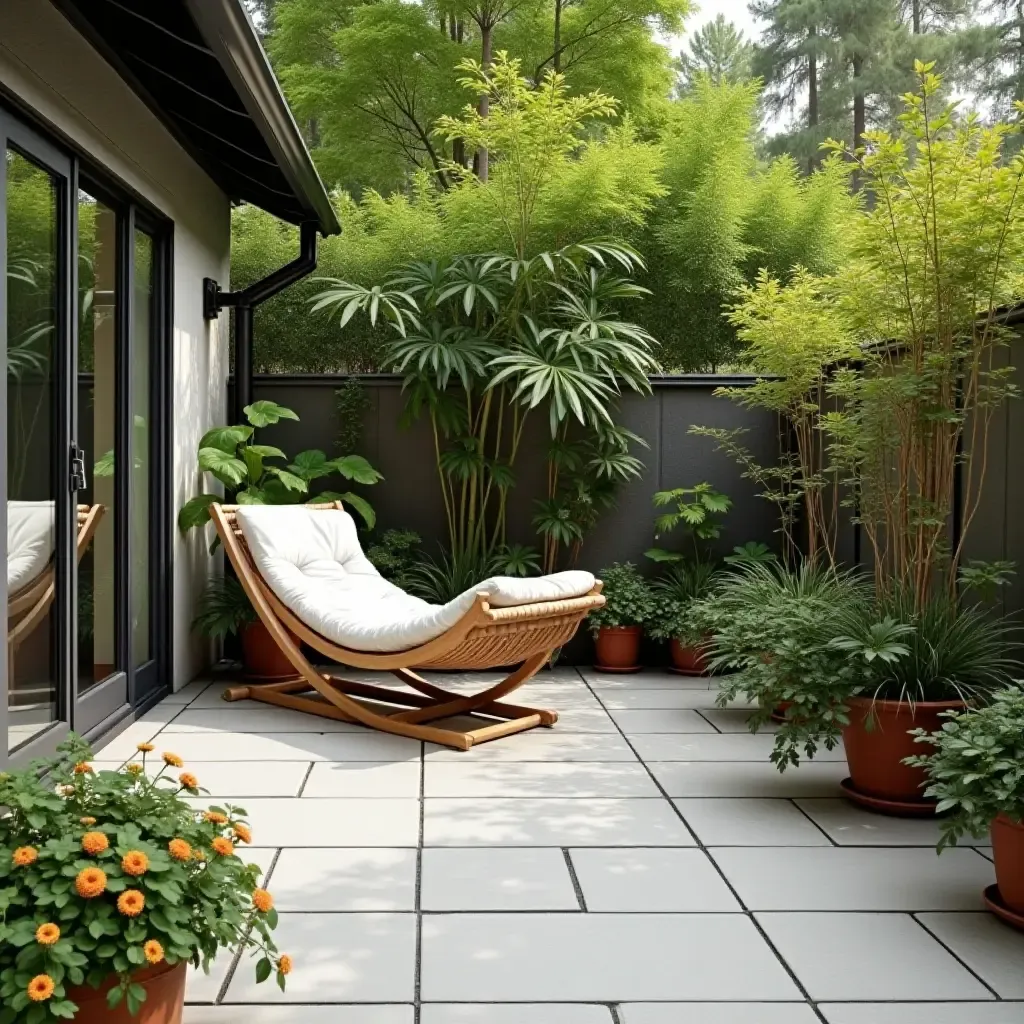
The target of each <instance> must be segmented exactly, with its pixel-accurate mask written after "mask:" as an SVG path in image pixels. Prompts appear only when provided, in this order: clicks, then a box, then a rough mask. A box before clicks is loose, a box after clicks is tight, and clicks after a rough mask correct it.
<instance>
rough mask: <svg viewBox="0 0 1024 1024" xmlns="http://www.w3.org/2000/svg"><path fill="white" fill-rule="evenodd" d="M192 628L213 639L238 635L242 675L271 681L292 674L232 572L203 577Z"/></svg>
mask: <svg viewBox="0 0 1024 1024" xmlns="http://www.w3.org/2000/svg"><path fill="white" fill-rule="evenodd" d="M192 628H193V629H194V630H196V632H198V633H199V634H200V635H201V636H205V637H209V638H210V639H214V640H217V639H220V640H223V639H224V638H225V637H228V636H238V638H239V640H240V642H241V647H242V669H243V671H244V672H245V677H246V679H250V680H252V681H253V682H264V683H271V682H275V681H279V680H282V679H289V678H291V677H292V676H294V675H295V674H296V672H295V668H294V666H293V665H292V663H291V662H290V661H289V660H288V659H287V658H286V657H285V656H284V654H283V653H282V652H281V649H280V647H278V645H277V644H276V643H274V641H273V640H272V639H271V636H270V632H269V631H268V630H267V628H266V626H264V625H263V622H262V621H261V620H260V618H259V616H258V615H257V614H256V611H255V609H254V608H253V606H252V604H251V602H250V601H249V598H248V596H247V595H246V593H245V590H244V589H243V588H242V584H241V583H240V582H239V581H238V579H237V577H235V576H229V575H225V576H212V577H211V578H210V579H209V580H208V581H207V583H206V586H205V587H204V588H203V593H202V595H201V596H200V598H199V610H198V612H197V613H196V617H195V618H194V619H193V620H192ZM296 642H298V641H296Z"/></svg>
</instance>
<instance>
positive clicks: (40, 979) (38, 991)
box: [28, 974, 55, 1003]
mask: <svg viewBox="0 0 1024 1024" xmlns="http://www.w3.org/2000/svg"><path fill="white" fill-rule="evenodd" d="M54 987H55V986H54V984H53V978H51V977H50V976H49V975H48V974H37V975H36V976H35V977H34V978H33V979H32V980H31V981H30V982H29V983H28V997H29V999H31V1000H32V1002H33V1003H45V1002H46V1000H47V999H49V998H50V996H52V995H53V990H54Z"/></svg>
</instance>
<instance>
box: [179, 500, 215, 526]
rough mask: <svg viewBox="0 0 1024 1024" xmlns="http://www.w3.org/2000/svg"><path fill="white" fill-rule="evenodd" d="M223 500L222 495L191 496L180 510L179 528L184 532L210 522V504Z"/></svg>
mask: <svg viewBox="0 0 1024 1024" xmlns="http://www.w3.org/2000/svg"><path fill="white" fill-rule="evenodd" d="M223 500H224V499H223V496H221V495H197V496H196V497H195V498H190V499H189V500H188V501H187V502H185V503H184V505H182V506H181V511H180V512H178V529H180V530H181V532H182V534H184V532H187V531H188V530H189V529H193V528H194V527H196V526H202V525H203V524H204V523H208V522H209V521H210V506H211V505H212V504H213V503H214V502H220V501H223Z"/></svg>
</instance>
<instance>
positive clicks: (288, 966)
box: [277, 953, 294, 975]
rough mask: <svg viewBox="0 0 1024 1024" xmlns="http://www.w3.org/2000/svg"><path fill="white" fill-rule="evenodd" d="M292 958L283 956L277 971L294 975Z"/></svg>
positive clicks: (285, 954)
mask: <svg viewBox="0 0 1024 1024" xmlns="http://www.w3.org/2000/svg"><path fill="white" fill-rule="evenodd" d="M293 966H294V964H293V963H292V958H291V957H290V956H289V955H288V954H287V953H282V954H281V959H280V960H278V961H277V969H278V970H279V971H280V972H281V973H282V974H285V975H288V974H291V973H292V967H293Z"/></svg>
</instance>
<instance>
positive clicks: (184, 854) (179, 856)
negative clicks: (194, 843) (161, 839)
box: [167, 839, 192, 860]
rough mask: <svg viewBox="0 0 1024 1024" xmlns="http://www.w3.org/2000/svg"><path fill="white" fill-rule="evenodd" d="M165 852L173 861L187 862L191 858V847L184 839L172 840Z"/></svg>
mask: <svg viewBox="0 0 1024 1024" xmlns="http://www.w3.org/2000/svg"><path fill="white" fill-rule="evenodd" d="M167 850H168V852H169V853H170V855H171V856H172V857H173V858H174V859H175V860H188V859H189V857H191V856H192V847H191V846H189V845H188V843H186V842H185V840H184V839H172V840H171V841H170V842H169V843H168V844H167Z"/></svg>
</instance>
